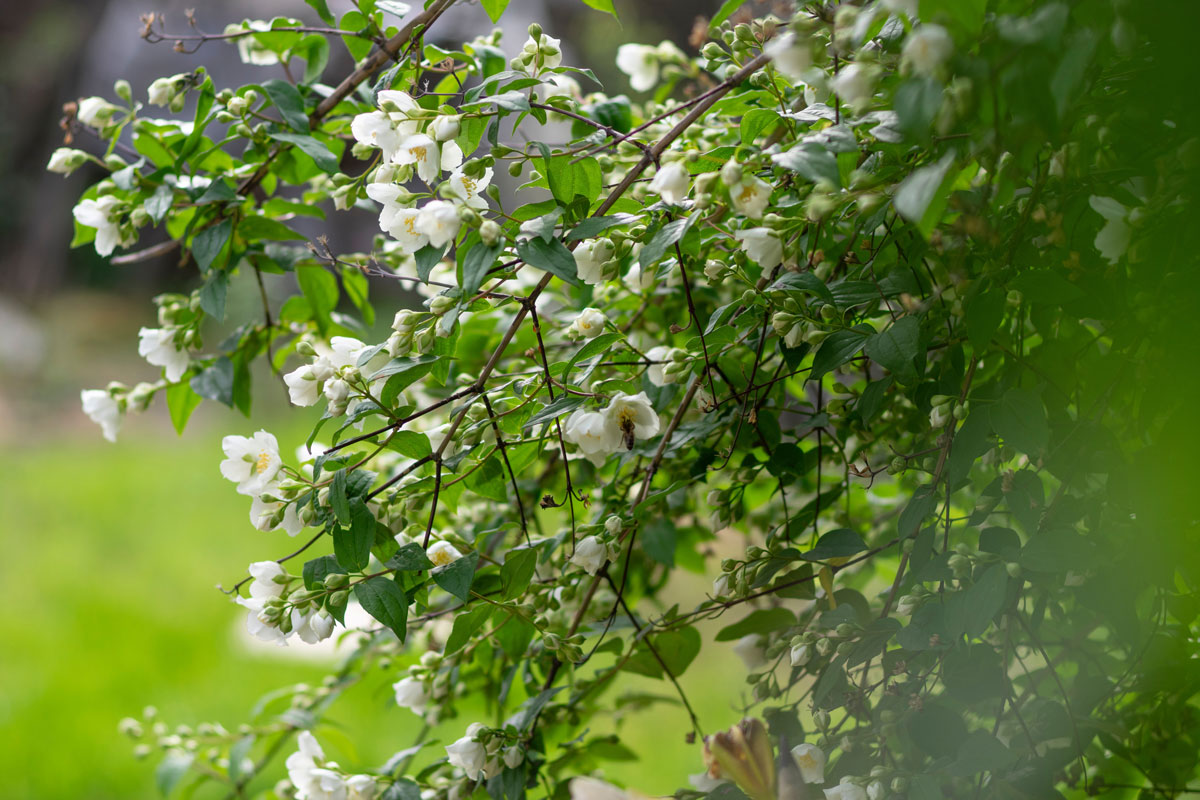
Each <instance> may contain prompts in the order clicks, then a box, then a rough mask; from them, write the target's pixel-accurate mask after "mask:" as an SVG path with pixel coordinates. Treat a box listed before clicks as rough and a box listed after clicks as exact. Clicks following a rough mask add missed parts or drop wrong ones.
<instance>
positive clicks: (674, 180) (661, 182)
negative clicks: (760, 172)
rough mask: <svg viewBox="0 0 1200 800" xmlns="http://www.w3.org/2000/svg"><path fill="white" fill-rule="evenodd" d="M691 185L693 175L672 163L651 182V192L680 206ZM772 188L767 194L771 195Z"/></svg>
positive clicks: (676, 163) (678, 164)
mask: <svg viewBox="0 0 1200 800" xmlns="http://www.w3.org/2000/svg"><path fill="white" fill-rule="evenodd" d="M690 185H691V175H690V174H689V173H688V171H687V168H686V167H685V166H683V164H681V163H680V162H678V161H672V162H671V163H670V164H667V165H666V166H665V167H663V168H662V169H660V170H659V171H658V172H657V173H655V175H654V179H653V180H651V181H650V186H649V187H647V188H649V190H650V191H652V192H654V193H655V194H658V195H660V196H661V197H662V199H663V200H665V201H666V202H668V203H672V204H678V203H679V202H681V201H682V200H683V199H685V198H686V197H687V194H688V189H689V188H690ZM770 193H771V192H770V187H768V188H767V194H770Z"/></svg>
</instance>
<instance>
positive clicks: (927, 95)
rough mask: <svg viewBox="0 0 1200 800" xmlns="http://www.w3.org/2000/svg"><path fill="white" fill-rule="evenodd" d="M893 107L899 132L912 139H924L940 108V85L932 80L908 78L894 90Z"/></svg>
mask: <svg viewBox="0 0 1200 800" xmlns="http://www.w3.org/2000/svg"><path fill="white" fill-rule="evenodd" d="M894 105H895V110H896V116H898V117H899V118H900V130H902V131H903V132H904V133H906V134H907V135H909V136H911V137H913V138H924V137H926V136H927V135H928V133H929V126H930V125H931V124H932V123H933V118H934V117H935V116H937V113H938V109H940V108H941V107H942V85H941V84H940V83H938V82H937V81H935V80H933V79H932V78H924V77H914V78H910V79H909V80H906V81H905V82H904V83H902V84H900V87H899V88H897V89H896V102H895V104H894Z"/></svg>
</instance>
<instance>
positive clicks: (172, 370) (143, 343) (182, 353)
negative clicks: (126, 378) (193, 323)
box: [138, 328, 191, 383]
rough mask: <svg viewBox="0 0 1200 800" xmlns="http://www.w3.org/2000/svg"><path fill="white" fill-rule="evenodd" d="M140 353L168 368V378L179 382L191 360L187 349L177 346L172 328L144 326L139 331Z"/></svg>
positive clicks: (154, 363) (151, 361)
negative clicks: (180, 348) (179, 348)
mask: <svg viewBox="0 0 1200 800" xmlns="http://www.w3.org/2000/svg"><path fill="white" fill-rule="evenodd" d="M138 355H140V356H141V357H142V358H144V359H146V361H148V362H149V363H151V364H153V365H154V366H156V367H162V368H163V369H165V370H166V376H167V380H168V381H170V382H171V383H178V382H179V379H180V378H182V377H183V373H185V372H187V369H188V365H189V364H190V363H191V361H190V360H189V359H188V354H187V351H186V350H178V349H176V347H175V331H174V330H172V329H171V328H142V329H141V330H140V331H138Z"/></svg>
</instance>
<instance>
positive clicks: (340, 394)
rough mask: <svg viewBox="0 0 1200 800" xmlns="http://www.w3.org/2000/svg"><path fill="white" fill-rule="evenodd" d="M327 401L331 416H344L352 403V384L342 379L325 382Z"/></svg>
mask: <svg viewBox="0 0 1200 800" xmlns="http://www.w3.org/2000/svg"><path fill="white" fill-rule="evenodd" d="M325 399H326V400H328V401H329V413H330V414H342V413H344V412H345V411H346V404H347V403H349V402H350V384H348V383H346V382H345V381H344V380H342V379H341V378H334V379H333V380H331V381H326V382H325Z"/></svg>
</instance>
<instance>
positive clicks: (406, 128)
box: [375, 89, 421, 137]
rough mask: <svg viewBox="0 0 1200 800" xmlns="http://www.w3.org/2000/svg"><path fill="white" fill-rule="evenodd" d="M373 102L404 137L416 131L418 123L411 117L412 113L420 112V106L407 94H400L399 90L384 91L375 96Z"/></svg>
mask: <svg viewBox="0 0 1200 800" xmlns="http://www.w3.org/2000/svg"><path fill="white" fill-rule="evenodd" d="M375 102H376V103H378V104H379V107H380V108H381V109H383V112H384V113H385V114H387V115H388V117H389V118H390V119H391V120H392V122H394V123H396V127H397V128H398V129H399V130H400V131H401V133H402V134H403V135H404V137H408V136H411V135H412V133H414V132H415V131H416V130H417V128H418V126H419V122H418V121H417V120H415V119H412V118H411V116H412V112H414V111H420V110H421V106H420V104H419V103H417V101H416V100H414V99H413V96H412V95H410V94H409V93H408V92H402V91H400V90H399V89H384V90H383V91H382V92H379V93H378V94H376V95H375Z"/></svg>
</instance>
